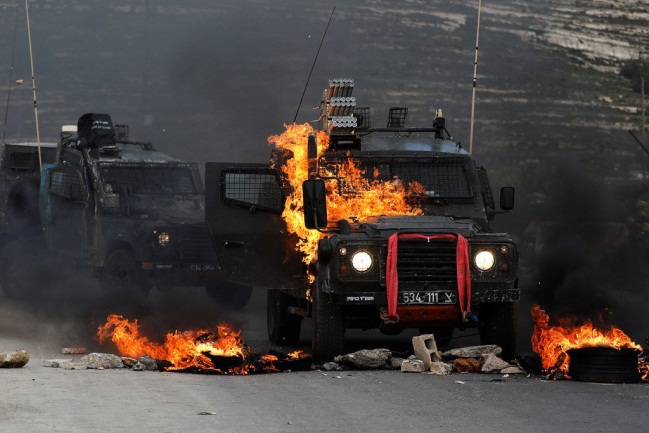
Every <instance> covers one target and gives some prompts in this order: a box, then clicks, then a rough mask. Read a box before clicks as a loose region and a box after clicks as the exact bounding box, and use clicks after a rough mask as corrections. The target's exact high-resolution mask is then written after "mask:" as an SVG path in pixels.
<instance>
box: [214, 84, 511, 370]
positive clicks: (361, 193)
mask: <svg viewBox="0 0 649 433" xmlns="http://www.w3.org/2000/svg"><path fill="white" fill-rule="evenodd" d="M353 86H354V83H353V80H351V79H332V80H330V81H329V86H328V88H327V89H326V90H325V91H324V92H323V99H322V102H321V111H322V115H321V120H320V121H321V128H320V130H319V131H315V130H314V129H313V128H311V127H310V126H309V125H291V126H288V127H287V130H286V132H285V133H284V134H282V135H280V136H276V137H271V138H270V139H269V141H271V142H272V143H273V144H274V145H275V149H273V150H272V152H271V163H270V166H268V165H262V164H229V163H207V165H206V215H207V222H208V226H209V229H210V232H211V235H212V240H213V242H214V245H215V247H216V250H217V253H218V255H219V260H220V264H221V266H222V267H223V269H224V271H225V274H226V275H227V278H228V279H229V280H230V281H232V282H236V283H241V284H246V285H253V286H257V287H265V288H267V289H270V290H269V291H268V304H267V306H268V307H267V320H268V334H269V337H270V340H271V341H272V342H273V343H275V344H285V345H292V344H295V343H296V342H297V341H298V340H299V337H300V330H301V321H302V319H303V318H304V317H310V318H311V319H312V323H313V327H312V345H313V355H314V357H315V358H316V359H320V360H326V359H329V358H332V357H333V356H335V355H337V354H340V353H342V352H343V350H344V336H345V331H346V329H350V328H360V329H377V328H378V329H379V330H381V331H382V332H384V333H386V334H394V333H398V332H400V331H401V330H403V329H406V328H419V329H421V330H422V331H423V332H427V333H428V332H430V333H433V334H434V335H435V337H436V339H437V341H438V343H441V344H444V343H448V342H449V341H450V339H451V338H452V336H453V332H454V330H455V329H456V328H460V329H465V328H467V327H477V328H478V329H479V332H480V336H481V340H482V342H483V343H494V344H498V345H500V346H501V347H502V348H503V352H504V356H506V357H507V356H511V355H512V354H513V351H514V346H515V340H516V336H515V330H516V328H515V310H514V305H515V301H517V300H518V298H519V289H518V287H517V284H518V252H517V248H516V245H515V244H514V243H513V241H512V239H511V236H510V235H508V234H506V233H493V232H492V231H491V229H490V222H491V221H492V220H493V218H494V216H495V215H496V214H498V213H502V212H506V211H508V210H511V209H512V208H513V204H514V190H513V188H510V187H504V188H502V190H501V192H500V208H501V210H496V208H495V204H494V199H493V195H492V191H491V187H490V185H489V180H488V177H487V172H486V171H485V169H484V168H482V167H477V166H476V164H475V162H474V161H473V159H472V158H471V156H470V155H469V154H468V152H466V151H465V150H464V149H462V147H461V146H460V145H459V144H458V143H456V142H455V141H453V139H452V137H451V136H450V135H449V133H448V131H447V130H446V127H445V119H444V117H443V116H442V113H441V110H437V114H436V118H435V119H434V121H433V126H432V127H429V128H408V127H406V126H405V122H406V119H407V112H408V109H407V108H404V107H395V108H392V109H390V112H389V116H388V121H387V125H386V127H380V128H373V127H372V125H371V110H370V108H369V107H358V106H356V100H355V98H354V97H352V96H351V93H352V90H353Z"/></svg>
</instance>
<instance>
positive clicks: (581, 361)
mask: <svg viewBox="0 0 649 433" xmlns="http://www.w3.org/2000/svg"><path fill="white" fill-rule="evenodd" d="M568 356H570V366H569V368H568V375H569V376H570V377H571V378H573V379H574V380H578V381H582V382H599V383H636V382H638V381H640V372H639V371H638V354H637V352H636V351H634V350H633V349H620V350H618V349H614V348H612V347H584V348H581V349H571V350H569V351H568Z"/></svg>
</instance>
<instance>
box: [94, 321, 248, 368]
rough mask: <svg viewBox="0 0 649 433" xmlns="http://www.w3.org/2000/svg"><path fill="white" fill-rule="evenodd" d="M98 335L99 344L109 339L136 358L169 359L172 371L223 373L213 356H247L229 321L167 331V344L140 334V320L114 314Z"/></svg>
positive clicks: (242, 343)
mask: <svg viewBox="0 0 649 433" xmlns="http://www.w3.org/2000/svg"><path fill="white" fill-rule="evenodd" d="M97 336H98V338H99V342H100V343H103V342H105V341H107V340H109V339H110V340H111V341H112V342H113V343H115V345H116V346H117V350H119V352H120V354H122V355H125V356H130V357H134V358H137V357H140V356H144V355H149V356H150V357H152V358H154V359H160V360H166V361H169V362H171V363H172V364H173V367H169V368H168V369H169V370H184V369H188V368H192V367H194V368H199V369H202V370H214V371H218V372H223V371H221V370H220V369H219V368H218V367H217V366H215V365H214V363H213V361H212V359H211V358H210V356H214V357H219V356H220V357H240V358H242V359H245V358H246V356H247V355H248V348H247V346H246V345H245V344H244V342H243V340H242V339H241V337H240V331H235V330H233V329H232V328H231V327H230V326H229V325H227V324H220V325H218V326H217V328H216V331H210V330H208V329H198V330H193V331H185V332H178V331H176V332H173V333H168V334H167V335H166V338H165V342H164V344H157V343H153V342H151V341H149V340H148V339H147V338H146V337H144V336H141V335H140V333H139V325H138V322H137V320H133V321H129V320H128V319H124V318H123V317H122V316H119V315H115V314H111V315H109V316H108V318H107V321H106V323H105V324H104V325H102V326H100V327H99V329H98V331H97ZM208 355H209V356H208ZM227 372H228V373H233V374H245V373H246V372H247V368H246V367H245V366H244V367H241V368H238V367H235V368H233V369H231V370H230V371H227ZM223 373H225V372H223Z"/></svg>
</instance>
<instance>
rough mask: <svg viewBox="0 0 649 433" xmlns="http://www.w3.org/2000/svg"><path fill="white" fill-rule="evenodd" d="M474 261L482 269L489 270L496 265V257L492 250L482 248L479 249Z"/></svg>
mask: <svg viewBox="0 0 649 433" xmlns="http://www.w3.org/2000/svg"><path fill="white" fill-rule="evenodd" d="M473 261H474V263H475V265H476V267H477V268H478V269H480V270H481V271H488V270H489V269H491V268H493V267H494V264H495V263H496V258H495V257H494V254H493V253H492V252H491V251H488V250H482V251H478V253H477V254H476V255H475V257H474V258H473Z"/></svg>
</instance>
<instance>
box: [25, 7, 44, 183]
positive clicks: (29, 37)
mask: <svg viewBox="0 0 649 433" xmlns="http://www.w3.org/2000/svg"><path fill="white" fill-rule="evenodd" d="M25 16H26V17H27V40H28V41H29V62H30V64H31V67H32V95H33V98H34V121H35V122H36V146H37V148H38V168H39V170H40V171H43V157H42V155H41V134H40V129H39V127H38V104H37V103H36V78H35V76H34V55H33V54H32V32H31V28H30V27H29V3H28V0H25Z"/></svg>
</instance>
